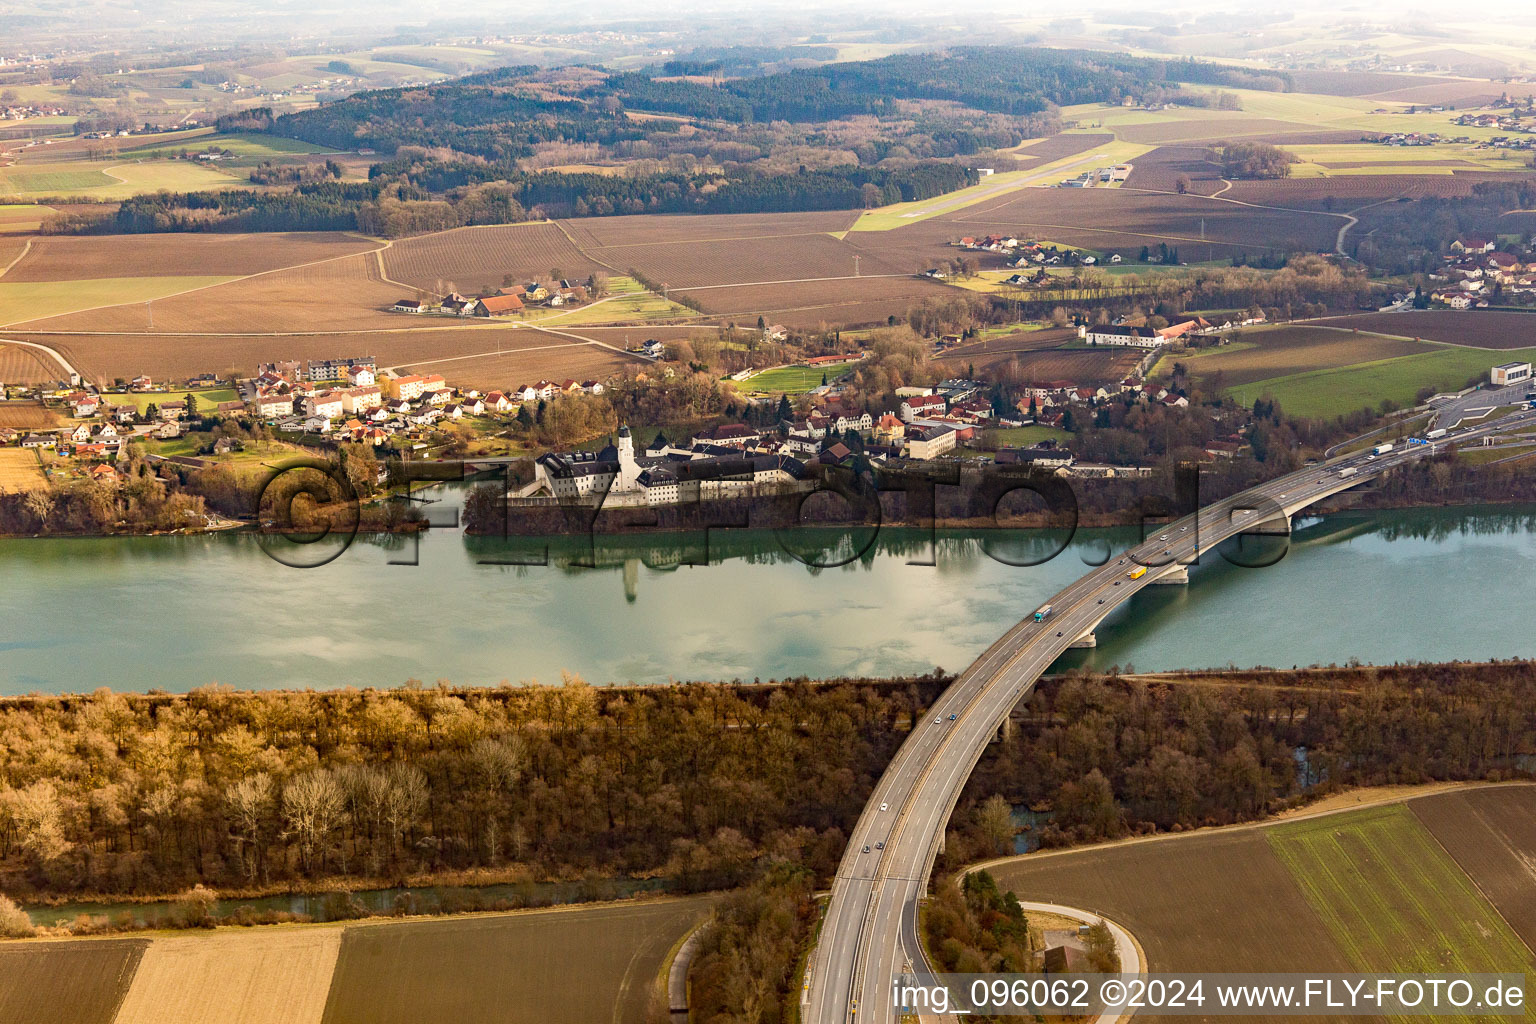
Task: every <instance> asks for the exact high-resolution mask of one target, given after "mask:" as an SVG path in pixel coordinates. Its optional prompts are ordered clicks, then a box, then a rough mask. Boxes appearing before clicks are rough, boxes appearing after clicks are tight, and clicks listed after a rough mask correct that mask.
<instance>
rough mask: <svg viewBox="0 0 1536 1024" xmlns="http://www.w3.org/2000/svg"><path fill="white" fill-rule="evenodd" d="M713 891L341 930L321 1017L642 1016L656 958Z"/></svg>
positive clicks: (345, 1021)
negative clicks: (680, 897) (338, 955)
mask: <svg viewBox="0 0 1536 1024" xmlns="http://www.w3.org/2000/svg"><path fill="white" fill-rule="evenodd" d="M712 903H713V898H712V897H709V896H694V897H688V898H685V899H676V900H658V901H654V902H647V903H635V904H628V905H615V906H608V907H593V908H581V909H556V910H541V911H526V912H522V913H514V914H492V915H483V916H474V917H465V918H456V919H451V920H443V921H422V922H402V923H385V924H359V925H353V926H351V927H349V928H348V929H346V931H345V933H344V934H343V936H342V941H341V955H340V958H339V959H338V960H337V963H336V972H335V977H334V978H333V980H332V982H331V991H330V998H329V999H328V1000H327V1002H326V1006H325V1015H324V1018H323V1022H324V1024H417V1022H419V1021H426V1020H462V1021H480V1020H497V1021H503V1022H506V1024H523V1022H527V1024H534V1022H537V1024H592V1022H594V1021H612V1022H614V1024H644V1022H645V1021H646V1020H647V1019H648V1018H647V1013H648V1011H649V1009H650V1002H651V998H652V994H653V993H654V991H655V983H656V980H657V975H658V973H659V971H660V969H661V965H662V962H663V960H664V958H665V957H666V955H667V952H668V951H669V950H670V949H671V948H672V945H673V944H674V943H675V942H676V941H677V940H678V939H679V938H680V937H681V936H682V935H683V934H685V933H686V932H687V931H688V930H689V929H690V928H691V927H692V926H693V925H695V924H697V923H698V922H699V921H700V920H702V919H703V917H704V915H705V914H707V913H708V912H709V908H710V906H711V904H712Z"/></svg>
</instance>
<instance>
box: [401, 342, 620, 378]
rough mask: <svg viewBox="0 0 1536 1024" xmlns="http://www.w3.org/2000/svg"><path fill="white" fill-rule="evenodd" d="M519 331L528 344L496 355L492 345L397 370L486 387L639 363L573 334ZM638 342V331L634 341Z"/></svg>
mask: <svg viewBox="0 0 1536 1024" xmlns="http://www.w3.org/2000/svg"><path fill="white" fill-rule="evenodd" d="M518 333H519V334H520V335H523V336H524V340H525V341H527V342H530V343H531V344H529V345H528V346H527V347H525V348H522V349H513V348H511V347H508V348H507V349H506V350H505V351H504V352H502V353H499V354H498V353H497V352H495V350H494V347H491V348H487V349H483V350H481V354H479V355H473V356H463V357H447V358H440V357H430V358H425V359H418V361H416V362H402V363H401V364H400V366H399V369H400V370H401V372H407V373H441V374H442V375H443V376H445V377H449V378H450V379H452V380H453V382H454V383H455V384H459V385H462V386H465V387H474V388H479V389H480V390H482V391H489V390H494V389H504V388H509V387H514V386H516V385H518V384H524V383H532V382H533V381H536V380H540V379H544V378H552V379H556V380H558V379H563V378H566V377H570V378H572V379H575V380H586V379H588V378H598V379H601V378H604V377H608V376H611V375H612V374H614V373H616V372H618V371H619V370H621V369H623V368H625V367H634V366H639V365H642V361H641V360H640V359H639V357H637V356H627V355H624V354H622V353H620V352H615V351H613V349H611V348H604V347H602V346H600V345H593V344H588V343H585V342H582V341H577V340H575V339H574V338H569V337H565V336H562V335H550V334H544V333H542V332H538V331H520V332H518ZM604 340H605V342H606V343H607V344H610V345H619V346H622V339H620V338H605V339H604ZM640 340H641V339H640V338H639V337H638V335H637V336H636V338H635V341H636V343H638V342H639V341H640Z"/></svg>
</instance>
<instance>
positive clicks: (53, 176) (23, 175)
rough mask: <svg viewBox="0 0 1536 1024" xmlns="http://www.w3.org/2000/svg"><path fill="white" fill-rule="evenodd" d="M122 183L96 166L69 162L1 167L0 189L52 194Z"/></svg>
mask: <svg viewBox="0 0 1536 1024" xmlns="http://www.w3.org/2000/svg"><path fill="white" fill-rule="evenodd" d="M116 184H119V182H117V181H114V180H113V179H111V178H109V177H107V176H106V175H105V174H103V173H102V172H101V171H100V170H99V169H97V168H94V167H71V166H70V165H68V164H36V165H28V164H20V165H16V166H12V167H6V168H4V169H0V192H5V193H13V192H45V193H48V194H50V195H52V194H55V193H58V194H62V193H65V192H79V191H82V190H84V189H93V188H109V187H111V186H113V185H116Z"/></svg>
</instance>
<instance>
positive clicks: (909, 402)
mask: <svg viewBox="0 0 1536 1024" xmlns="http://www.w3.org/2000/svg"><path fill="white" fill-rule="evenodd" d="M947 408H949V404H948V403H947V402H945V401H944V399H943V398H942V397H940V396H939V395H913V396H912V397H911V398H906V399H903V400H902V403H901V418H902V420H903V421H904V422H906V423H911V422H912V421H913V420H915V419H920V418H922V417H924V416H939V415H942V414H943V413H944V411H945V410H946V409H947Z"/></svg>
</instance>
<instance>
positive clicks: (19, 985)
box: [0, 939, 149, 1024]
mask: <svg viewBox="0 0 1536 1024" xmlns="http://www.w3.org/2000/svg"><path fill="white" fill-rule="evenodd" d="M148 944H149V943H148V942H146V941H144V940H143V939H108V940H93V939H82V940H76V941H72V942H53V941H42V940H34V941H24V942H7V943H4V944H3V945H0V1024H112V1018H113V1017H114V1016H115V1015H116V1014H117V1008H118V1006H119V1005H120V1004H121V1003H122V1001H123V996H124V994H125V993H126V992H127V991H128V985H129V983H130V982H131V981H132V980H133V973H134V971H135V970H136V969H137V967H138V965H139V957H140V956H141V955H142V954H143V952H144V947H145V946H147V945H148Z"/></svg>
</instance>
